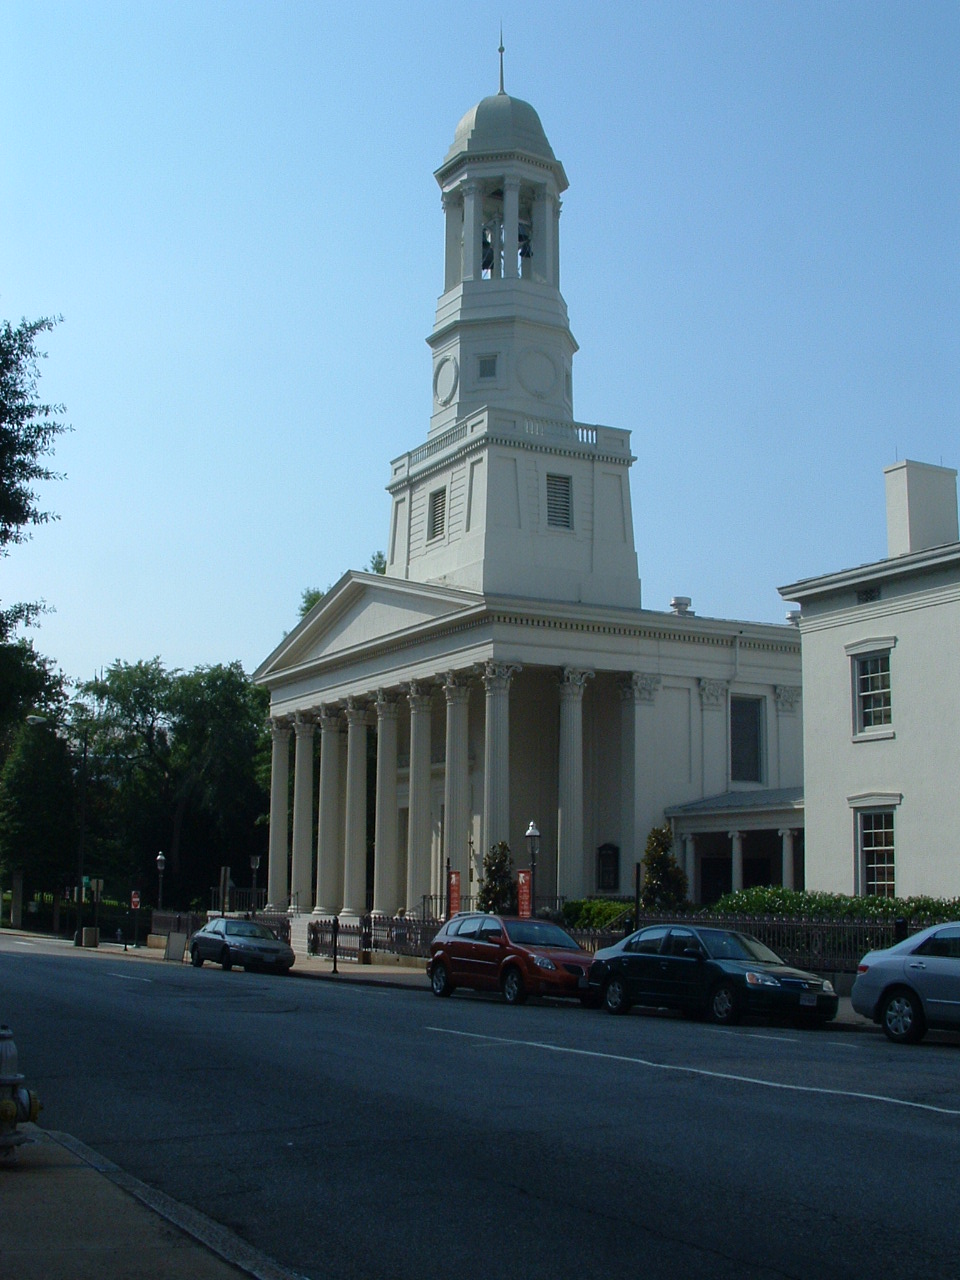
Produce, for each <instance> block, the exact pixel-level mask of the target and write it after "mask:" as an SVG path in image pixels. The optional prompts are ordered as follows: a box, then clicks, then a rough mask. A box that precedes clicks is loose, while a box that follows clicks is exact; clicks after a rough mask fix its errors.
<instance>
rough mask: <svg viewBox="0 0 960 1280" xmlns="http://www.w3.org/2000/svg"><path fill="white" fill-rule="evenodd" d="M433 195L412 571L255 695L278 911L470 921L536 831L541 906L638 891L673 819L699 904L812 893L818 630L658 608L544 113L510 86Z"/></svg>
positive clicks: (326, 618) (449, 157) (355, 580)
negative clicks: (646, 601) (567, 257)
mask: <svg viewBox="0 0 960 1280" xmlns="http://www.w3.org/2000/svg"><path fill="white" fill-rule="evenodd" d="M501 81H502V77H501ZM435 176H436V179H437V182H438V183H439V186H440V190H441V193H442V207H443V222H444V234H443V263H442V267H443V272H442V278H443V292H442V294H441V296H440V298H439V301H438V303H437V309H436V320H435V323H434V327H433V331H432V333H431V335H430V337H429V339H428V342H429V345H430V348H431V350H432V375H431V376H432V384H433V413H432V417H431V419H430V422H429V426H428V428H427V432H426V438H425V439H424V438H423V437H422V436H421V437H420V438H419V440H417V438H416V437H415V442H414V444H413V447H412V448H410V449H409V451H408V452H404V453H401V454H400V455H399V456H398V457H396V458H395V459H394V460H393V462H392V463H391V464H390V471H389V481H388V484H387V491H388V493H389V494H390V498H391V510H390V517H389V527H388V529H387V530H385V534H386V537H387V542H386V546H387V552H386V558H387V565H386V574H385V575H384V576H381V575H377V574H371V573H361V572H350V573H347V574H345V575H344V576H343V577H342V578H341V579H340V581H339V582H337V583H336V585H335V586H334V587H333V588H331V590H330V591H329V592H328V593H327V594H326V595H325V596H324V597H323V598H322V600H321V601H320V602H319V603H318V604H317V605H316V606H315V607H314V609H313V610H312V611H311V612H310V613H309V614H308V615H307V616H306V617H305V618H304V619H303V620H302V621H301V622H300V623H299V625H298V626H297V627H296V628H295V629H294V630H293V631H292V632H290V634H289V635H287V636H286V637H285V638H284V640H283V641H282V643H281V644H280V645H279V646H278V647H277V648H276V649H275V650H274V652H273V653H272V654H270V656H269V657H268V658H267V659H266V660H265V661H264V662H263V663H262V664H261V666H260V667H259V669H258V670H257V672H256V673H255V679H256V680H258V681H259V682H260V683H262V684H264V685H265V686H266V687H267V688H268V689H269V692H270V700H271V723H272V730H273V763H272V767H273V773H272V792H271V811H270V844H269V870H268V879H267V893H268V900H269V903H270V905H271V906H272V907H273V908H275V909H280V910H284V909H290V910H292V911H297V912H301V913H304V912H316V913H317V914H322V915H324V916H329V915H339V916H341V917H343V918H345V919H350V918H353V917H356V916H357V915H360V914H362V913H364V912H366V911H370V910H372V911H374V912H377V913H382V914H385V915H393V914H396V913H398V912H406V913H411V914H420V913H422V912H425V911H427V912H430V911H435V910H436V909H437V904H438V902H439V900H440V898H441V895H442V894H443V893H444V888H445V868H446V867H447V866H448V865H449V867H450V868H451V869H452V870H454V871H456V872H459V874H460V884H461V892H462V894H463V895H464V898H465V899H469V898H470V897H471V896H472V895H473V894H474V893H475V892H476V890H477V885H478V880H479V878H480V874H481V869H482V861H483V854H484V851H485V850H487V849H489V848H490V846H491V845H493V844H496V843H497V842H498V841H501V840H504V841H506V842H507V843H508V844H509V845H510V847H511V850H512V851H513V854H514V859H515V862H516V863H517V865H518V866H525V865H526V849H525V844H524V839H523V837H524V833H525V831H526V830H527V827H528V825H529V823H530V822H531V821H533V822H535V823H536V825H537V827H538V828H539V831H540V833H541V840H540V855H539V859H538V864H537V899H538V903H540V904H546V903H548V902H549V903H552V902H553V901H554V900H555V899H556V898H558V897H561V898H576V897H581V896H584V895H588V894H628V895H629V894H632V892H633V886H634V869H635V866H636V864H637V862H639V861H640V859H641V858H642V856H643V849H644V844H645V842H646V837H647V834H648V832H649V830H650V828H651V827H652V826H654V825H655V824H660V823H663V822H664V820H665V818H667V819H669V820H670V821H671V822H672V823H673V825H674V829H675V832H676V836H677V843H676V852H677V855H678V858H679V860H680V862H681V864H682V865H683V866H684V867H685V870H686V872H687V876H688V882H689V887H690V896H691V897H692V898H693V899H694V900H695V901H711V900H713V899H715V898H716V897H717V896H719V894H720V893H722V892H723V891H725V890H727V889H729V888H731V887H734V888H736V887H740V886H743V885H749V884H756V883H773V884H780V883H784V884H788V885H794V884H795V885H796V887H802V877H803V839H802V836H803V806H802V797H801V786H802V767H803V762H802V740H803V735H802V717H801V698H800V683H801V675H800V672H801V659H800V633H799V631H798V629H797V628H796V627H795V626H792V625H782V626H781V625H771V624H759V623H749V622H734V621H723V620H718V619H712V618H701V617H698V616H696V615H695V614H694V613H693V612H692V611H691V609H690V607H689V604H690V602H689V601H688V600H685V599H677V600H675V601H674V602H673V605H672V607H671V609H670V610H669V611H657V610H651V609H645V608H643V607H642V605H641V593H640V578H639V575H638V568H637V554H636V550H635V546H634V525H633V513H632V509H631V500H630V483H629V476H630V468H631V465H632V463H633V462H634V458H633V456H632V454H631V446H630V433H629V431H627V430H623V429H621V428H617V427H607V426H598V425H593V424H588V423H584V422H581V421H578V420H577V419H576V418H575V416H574V406H573V387H574V379H573V362H574V355H575V353H576V351H577V343H576V341H575V339H574V337H573V334H572V332H571V330H570V325H569V322H568V318H567V307H566V303H565V302H564V299H563V296H562V294H561V292H560V197H561V195H562V193H563V192H564V191H565V190H566V188H567V177H566V174H565V173H564V169H563V165H562V164H561V163H560V161H559V160H557V158H556V156H555V155H554V153H553V150H552V149H551V146H550V143H549V142H548V141H547V138H546V135H545V133H544V130H543V127H542V125H541V123H540V119H539V117H538V115H537V113H536V111H535V110H534V109H533V107H532V106H530V105H529V104H528V103H526V102H523V101H521V100H519V99H517V98H514V97H511V96H509V95H507V94H506V93H505V92H504V91H503V88H502V83H501V89H500V92H499V93H497V94H494V95H493V96H491V97H488V98H485V99H484V100H483V101H482V102H480V103H479V104H478V105H477V106H475V107H474V108H472V109H471V110H470V111H468V112H467V114H466V115H465V116H464V117H463V119H462V120H461V121H460V123H459V124H458V125H457V128H456V131H455V133H454V137H453V142H452V145H451V146H450V149H449V151H448V152H447V154H446V156H445V158H444V160H443V163H442V164H441V165H440V167H439V169H437V171H436V175H435ZM398 443H400V442H398ZM291 768H292V770H293V786H292V792H293V805H292V822H291V821H290V818H289V813H288V810H289V804H288V796H289V791H290V771H291Z"/></svg>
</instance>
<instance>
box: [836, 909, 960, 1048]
mask: <svg viewBox="0 0 960 1280" xmlns="http://www.w3.org/2000/svg"><path fill="white" fill-rule="evenodd" d="M850 1000H851V1003H852V1004H853V1007H854V1009H855V1010H856V1011H857V1013H860V1014H862V1015H863V1016H864V1017H865V1018H872V1019H873V1021H874V1022H879V1023H880V1026H881V1027H883V1030H884V1032H885V1033H886V1035H887V1037H888V1038H889V1039H890V1040H893V1041H894V1042H895V1043H896V1044H910V1043H915V1042H916V1041H918V1040H922V1039H923V1037H924V1036H925V1035H926V1033H927V1030H928V1029H929V1028H931V1027H932V1028H935V1029H948V1028H952V1027H958V1028H960V922H953V923H951V924H935V925H932V926H931V927H930V928H929V929H924V930H922V931H921V932H920V933H915V934H914V935H913V936H912V937H910V938H907V939H905V940H904V941H903V942H897V943H894V945H893V946H892V947H887V948H886V949H885V950H882V951H868V952H867V954H866V955H865V956H864V957H863V959H862V960H861V961H860V963H859V965H858V966H857V976H856V979H855V981H854V984H853V991H852V992H851V996H850Z"/></svg>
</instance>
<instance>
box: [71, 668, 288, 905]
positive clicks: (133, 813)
mask: <svg viewBox="0 0 960 1280" xmlns="http://www.w3.org/2000/svg"><path fill="white" fill-rule="evenodd" d="M267 710H268V695H267V693H266V691H265V690H264V689H262V688H260V687H259V686H257V685H254V684H253V683H252V682H251V681H250V679H249V677H247V676H246V675H245V674H244V672H243V669H242V667H241V666H240V664H239V663H231V664H228V665H216V666H211V667H198V668H196V670H194V671H190V672H182V671H168V670H166V668H165V667H164V666H163V664H162V663H161V661H160V659H159V658H154V659H152V660H150V661H147V662H137V663H123V662H116V663H114V664H113V665H112V666H111V667H110V668H108V670H107V671H106V672H105V673H104V674H103V675H102V676H101V677H99V678H98V679H96V680H92V681H89V682H88V683H87V684H85V685H83V686H82V688H81V693H80V698H79V699H78V701H77V703H76V704H75V706H74V708H73V716H72V728H73V732H74V733H75V734H76V735H80V736H83V735H85V736H86V738H87V740H88V742H89V756H88V795H89V803H88V824H89V828H90V831H89V841H88V844H89V849H90V853H89V858H88V861H90V862H91V865H94V864H96V863H97V862H98V861H99V864H100V865H99V867H98V874H107V875H110V874H112V875H114V876H116V877H117V878H120V879H122V881H123V887H124V889H126V887H128V886H129V887H131V888H137V887H144V886H147V887H149V888H152V887H153V886H154V884H155V883H156V857H157V854H158V853H159V852H161V851H162V852H163V854H164V856H165V857H166V859H167V868H166V873H165V880H164V889H165V896H166V893H167V892H168V893H169V895H170V898H169V900H170V901H171V902H180V904H181V905H183V906H186V905H188V904H189V903H190V902H192V901H195V900H196V899H201V900H204V901H205V900H206V896H207V892H208V890H209V889H210V888H211V887H212V886H213V885H215V884H217V883H218V879H219V869H220V867H221V866H224V865H225V866H230V867H231V868H232V870H233V873H234V879H235V880H237V881H238V882H242V881H245V880H246V877H247V876H248V875H249V865H250V857H251V855H253V854H256V855H257V856H260V857H262V856H264V855H265V852H266V826H265V825H264V823H263V821H262V819H263V818H264V816H265V814H266V812H267V809H268V806H269V783H268V781H267V779H268V778H269V763H266V764H265V763H264V762H265V760H266V761H267V762H268V761H269V751H270V746H269V734H268V732H267V729H266V719H267Z"/></svg>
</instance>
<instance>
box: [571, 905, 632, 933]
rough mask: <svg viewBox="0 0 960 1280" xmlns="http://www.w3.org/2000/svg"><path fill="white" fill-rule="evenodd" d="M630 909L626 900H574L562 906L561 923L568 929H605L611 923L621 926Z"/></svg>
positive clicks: (630, 912)
mask: <svg viewBox="0 0 960 1280" xmlns="http://www.w3.org/2000/svg"><path fill="white" fill-rule="evenodd" d="M632 907H633V903H632V902H630V901H628V900H626V899H616V898H575V899H573V900H572V901H570V902H565V903H564V904H563V908H562V915H563V923H564V924H565V925H566V927H567V928H568V929H606V928H608V927H609V925H610V924H611V922H613V921H616V922H617V923H618V924H622V922H623V916H624V915H625V914H631V915H632V914H633V912H632Z"/></svg>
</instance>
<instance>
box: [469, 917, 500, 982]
mask: <svg viewBox="0 0 960 1280" xmlns="http://www.w3.org/2000/svg"><path fill="white" fill-rule="evenodd" d="M505 942H506V938H505V937H504V933H503V925H502V924H501V923H500V921H499V920H498V919H497V918H496V917H493V918H492V919H487V920H483V921H482V922H481V924H480V928H479V930H478V932H477V941H476V943H475V944H474V948H473V954H474V973H475V977H476V984H477V986H478V987H481V988H483V989H484V990H488V991H496V990H497V989H498V987H499V986H500V961H501V960H502V959H503V949H504V943H505Z"/></svg>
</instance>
